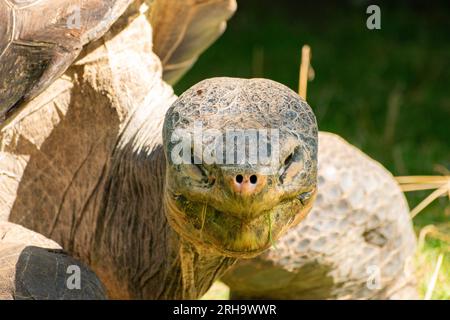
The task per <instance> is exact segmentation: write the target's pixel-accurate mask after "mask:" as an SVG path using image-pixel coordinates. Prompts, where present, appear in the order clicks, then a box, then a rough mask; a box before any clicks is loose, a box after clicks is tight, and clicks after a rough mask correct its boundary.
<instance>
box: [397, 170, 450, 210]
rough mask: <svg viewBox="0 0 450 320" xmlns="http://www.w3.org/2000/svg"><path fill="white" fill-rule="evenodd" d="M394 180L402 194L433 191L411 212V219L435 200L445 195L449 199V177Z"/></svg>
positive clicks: (399, 178) (413, 177) (411, 177)
mask: <svg viewBox="0 0 450 320" xmlns="http://www.w3.org/2000/svg"><path fill="white" fill-rule="evenodd" d="M395 179H396V180H397V182H398V183H399V184H400V187H401V189H402V190H403V192H409V191H418V190H431V189H434V191H433V192H432V193H431V194H429V195H428V196H427V197H426V198H425V199H424V200H422V202H420V203H419V204H418V205H417V206H416V207H415V208H414V209H413V210H411V217H412V218H414V217H415V216H416V215H417V214H419V212H421V211H422V210H423V209H425V208H426V207H427V206H429V205H430V203H432V202H433V201H434V200H436V199H437V198H439V197H441V196H443V195H445V194H447V195H448V197H449V199H450V176H404V177H396V178H395Z"/></svg>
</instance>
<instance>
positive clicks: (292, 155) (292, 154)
mask: <svg viewBox="0 0 450 320" xmlns="http://www.w3.org/2000/svg"><path fill="white" fill-rule="evenodd" d="M293 157H294V153H291V154H290V155H288V156H287V158H286V159H284V166H287V165H289V164H290V163H291V162H292V158H293Z"/></svg>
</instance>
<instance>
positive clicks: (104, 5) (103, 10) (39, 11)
mask: <svg viewBox="0 0 450 320" xmlns="http://www.w3.org/2000/svg"><path fill="white" fill-rule="evenodd" d="M131 2H132V0H58V1H54V0H0V124H1V122H2V121H3V120H4V119H5V118H6V117H7V116H9V115H10V114H12V112H13V111H15V110H16V109H17V107H18V105H19V104H20V103H21V102H23V101H25V100H28V99H31V98H33V97H35V96H36V95H37V94H39V93H40V92H42V91H43V90H44V89H45V88H46V87H47V86H48V85H50V84H51V83H52V82H53V81H54V80H55V79H56V78H58V77H59V76H61V75H62V73H64V71H65V70H66V69H67V68H68V67H69V66H70V65H71V64H72V62H73V61H74V60H75V59H76V57H77V56H78V54H79V53H80V51H81V49H82V47H83V46H84V45H85V44H87V43H89V42H90V41H92V40H95V39H97V38H100V37H101V36H102V35H103V34H104V33H105V32H106V31H107V30H108V29H109V28H110V26H111V25H112V24H113V23H114V21H115V20H117V19H118V18H119V17H120V15H121V14H122V13H123V12H124V11H125V9H126V8H127V7H128V5H129V4H130V3H131Z"/></svg>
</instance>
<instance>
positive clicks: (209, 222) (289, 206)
mask: <svg viewBox="0 0 450 320" xmlns="http://www.w3.org/2000/svg"><path fill="white" fill-rule="evenodd" d="M165 207H166V215H167V218H168V221H169V223H170V225H171V226H172V227H173V228H174V229H175V231H176V232H177V233H178V234H180V235H181V236H182V237H183V238H184V239H186V240H188V241H189V242H191V243H192V244H194V245H195V246H196V247H200V248H203V249H204V250H208V251H214V252H216V253H218V254H220V255H225V256H230V257H237V258H251V257H254V256H256V255H258V254H260V253H261V252H263V251H264V250H266V249H268V248H269V247H271V246H272V245H273V244H274V243H275V241H276V240H277V239H278V238H279V237H280V236H281V235H283V234H284V233H285V232H286V231H287V229H288V228H290V227H291V226H292V225H294V224H296V223H298V222H299V221H301V220H302V219H303V218H304V217H305V216H306V215H307V213H308V212H309V209H310V206H307V205H304V204H303V203H302V202H301V201H300V200H298V199H297V198H294V199H289V200H285V201H283V202H281V203H278V204H276V205H274V206H273V207H272V208H270V209H269V210H265V211H262V212H260V213H258V214H257V215H243V217H240V216H236V215H233V214H228V213H227V212H225V211H223V210H218V209H216V208H214V207H213V206H211V205H208V204H207V203H201V202H193V201H189V200H188V199H187V198H185V197H183V196H179V195H178V196H175V195H172V196H166V197H165Z"/></svg>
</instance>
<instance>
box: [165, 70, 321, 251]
mask: <svg viewBox="0 0 450 320" xmlns="http://www.w3.org/2000/svg"><path fill="white" fill-rule="evenodd" d="M163 140H164V149H165V156H166V161H167V170H166V181H165V188H166V190H165V200H164V203H165V206H166V214H167V218H168V221H169V223H170V224H171V226H172V227H173V228H174V229H175V230H176V231H177V232H178V233H179V234H180V235H181V236H182V237H183V238H184V239H186V240H188V241H189V242H191V243H192V244H194V245H195V246H197V247H203V248H207V249H209V250H213V251H214V252H216V253H219V254H221V255H226V256H231V257H243V258H245V257H252V256H255V255H257V254H259V253H261V252H262V251H263V250H265V249H267V248H268V247H270V246H271V244H272V243H273V242H274V241H276V239H277V238H278V237H280V236H281V235H282V234H283V233H284V232H285V231H286V230H287V229H288V228H289V227H290V226H293V225H295V224H297V223H298V222H300V221H301V219H302V218H304V217H305V216H306V214H307V213H308V212H309V210H310V208H311V205H312V201H313V199H314V196H315V193H316V184H317V124H316V120H315V117H314V114H313V112H312V110H311V108H310V107H309V106H308V104H307V103H306V102H305V101H303V100H302V99H301V98H300V97H299V96H298V95H297V94H296V93H295V92H293V91H292V90H291V89H289V88H287V87H286V86H284V85H281V84H279V83H276V82H274V81H271V80H266V79H236V78H213V79H208V80H204V81H202V82H200V83H198V84H196V85H195V86H193V87H192V88H190V89H189V90H187V91H186V92H185V93H183V94H182V95H181V96H180V97H179V99H178V100H177V101H176V102H175V103H174V104H173V105H172V106H171V108H170V109H169V110H168V112H167V114H166V118H165V122H164V129H163Z"/></svg>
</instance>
